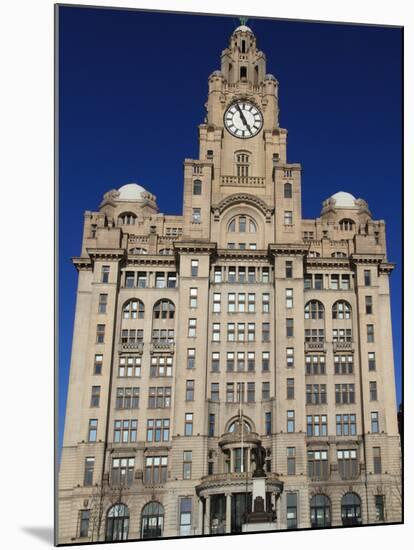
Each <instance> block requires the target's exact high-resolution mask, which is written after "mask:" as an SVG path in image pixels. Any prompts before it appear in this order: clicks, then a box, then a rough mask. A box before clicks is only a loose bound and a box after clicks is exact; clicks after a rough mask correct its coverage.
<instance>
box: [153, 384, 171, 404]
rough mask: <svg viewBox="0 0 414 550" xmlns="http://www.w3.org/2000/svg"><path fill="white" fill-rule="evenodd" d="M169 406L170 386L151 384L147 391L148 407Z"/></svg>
mask: <svg viewBox="0 0 414 550" xmlns="http://www.w3.org/2000/svg"><path fill="white" fill-rule="evenodd" d="M169 407H171V386H167V387H165V388H164V387H155V386H151V387H150V388H149V391H148V408H149V409H168V408H169Z"/></svg>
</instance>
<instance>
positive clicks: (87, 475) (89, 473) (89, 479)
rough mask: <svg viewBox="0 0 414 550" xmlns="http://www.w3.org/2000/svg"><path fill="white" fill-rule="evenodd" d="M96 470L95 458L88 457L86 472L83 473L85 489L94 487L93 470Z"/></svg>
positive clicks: (86, 459)
mask: <svg viewBox="0 0 414 550" xmlns="http://www.w3.org/2000/svg"><path fill="white" fill-rule="evenodd" d="M94 468H95V458H94V457H91V456H89V457H86V458H85V470H84V473H83V485H84V486H85V487H90V486H91V485H93V470H94Z"/></svg>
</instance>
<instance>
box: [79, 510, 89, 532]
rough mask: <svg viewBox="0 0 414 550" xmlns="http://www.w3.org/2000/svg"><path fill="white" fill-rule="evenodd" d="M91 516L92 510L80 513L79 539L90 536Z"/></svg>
mask: <svg viewBox="0 0 414 550" xmlns="http://www.w3.org/2000/svg"><path fill="white" fill-rule="evenodd" d="M90 515H91V511H90V510H81V511H80V525H79V537H88V536H89V518H90Z"/></svg>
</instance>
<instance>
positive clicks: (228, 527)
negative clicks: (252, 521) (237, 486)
mask: <svg viewBox="0 0 414 550" xmlns="http://www.w3.org/2000/svg"><path fill="white" fill-rule="evenodd" d="M226 533H231V493H226Z"/></svg>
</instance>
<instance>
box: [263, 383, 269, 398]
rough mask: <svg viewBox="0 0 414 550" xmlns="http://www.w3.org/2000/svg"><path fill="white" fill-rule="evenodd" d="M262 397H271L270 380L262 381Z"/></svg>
mask: <svg viewBox="0 0 414 550" xmlns="http://www.w3.org/2000/svg"><path fill="white" fill-rule="evenodd" d="M262 399H270V382H262Z"/></svg>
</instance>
